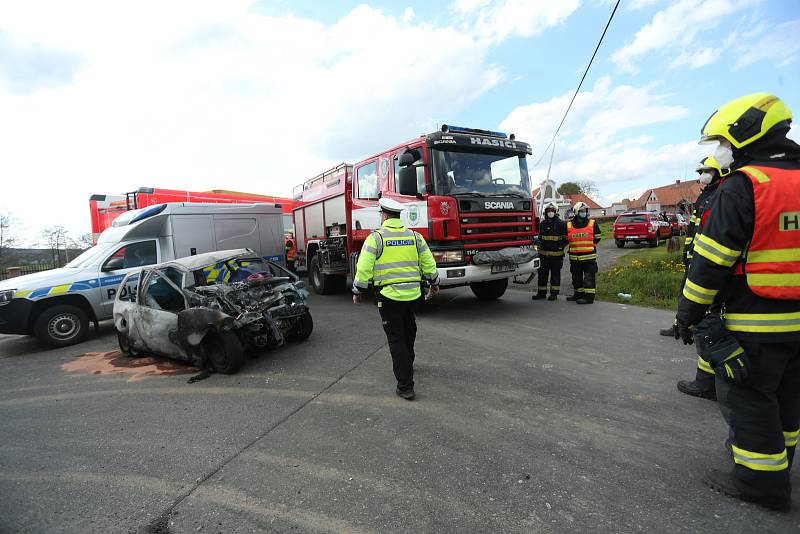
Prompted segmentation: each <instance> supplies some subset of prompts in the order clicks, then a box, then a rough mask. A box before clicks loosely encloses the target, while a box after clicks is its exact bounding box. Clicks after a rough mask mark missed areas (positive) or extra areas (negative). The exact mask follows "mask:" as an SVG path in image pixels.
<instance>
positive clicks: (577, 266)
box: [569, 260, 597, 302]
mask: <svg viewBox="0 0 800 534" xmlns="http://www.w3.org/2000/svg"><path fill="white" fill-rule="evenodd" d="M569 272H570V274H571V275H572V287H573V289H574V290H575V297H577V298H580V299H584V300H588V301H589V302H594V294H595V288H596V285H595V284H596V275H597V260H584V261H570V262H569Z"/></svg>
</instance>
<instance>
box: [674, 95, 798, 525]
mask: <svg viewBox="0 0 800 534" xmlns="http://www.w3.org/2000/svg"><path fill="white" fill-rule="evenodd" d="M790 122H791V112H790V111H789V109H788V108H787V107H786V105H785V104H784V103H783V102H782V101H781V100H780V99H779V98H777V97H775V96H773V95H769V94H766V93H756V94H751V95H747V96H744V97H741V98H738V99H736V100H733V101H731V102H728V103H727V104H725V105H724V106H722V107H720V108H719V109H718V110H717V111H715V112H714V114H713V115H711V117H710V118H709V119H708V121H707V122H706V124H705V125H704V126H703V129H702V137H701V143H702V142H717V143H718V146H717V148H716V152H715V153H714V158H715V159H716V160H717V162H718V163H719V165H720V166H721V167H723V168H724V167H730V169H731V174H730V175H729V176H728V177H727V178H726V179H725V181H724V183H722V184H721V185H720V186H719V189H718V190H717V193H716V194H715V195H714V197H713V198H712V200H711V203H710V204H709V211H710V215H709V216H708V218H707V219H706V220H705V222H704V223H703V228H702V232H701V233H700V234H698V235H697V236H696V237H695V240H694V247H693V253H694V258H693V259H692V263H691V266H690V268H689V276H688V278H687V280H686V284H685V286H684V288H683V296H682V297H681V299H680V303H679V305H678V314H677V317H676V319H677V325H678V334H679V335H680V336H681V338H682V339H683V340H684V342H685V343H692V342H693V327H694V326H695V325H698V323H701V321H702V323H701V324H700V325H699V326H700V327H702V326H703V324H704V323H706V321H707V318H704V316H705V313H706V309H707V308H708V306H709V305H710V304H712V302H718V303H719V304H721V305H722V306H723V309H722V320H723V321H724V324H723V325H722V328H721V330H722V331H723V332H724V333H725V334H726V336H727V338H730V339H733V340H734V342H735V343H736V344H737V345H738V347H737V348H735V349H734V350H733V351H731V353H730V355H729V356H726V357H724V358H720V357H719V351H716V352H715V351H713V350H712V351H711V352H712V355H714V356H715V358H716V359H713V360H712V361H711V362H710V363H711V366H712V367H713V368H714V370H715V372H716V390H717V398H718V400H719V404H720V408H721V410H722V414H723V417H724V418H725V419H726V421H727V423H728V425H729V426H730V438H729V445H730V451H731V455H732V458H733V471H732V472H724V471H718V470H709V471H707V472H706V475H705V477H704V482H705V483H706V484H707V485H708V486H710V487H712V488H714V489H716V490H718V491H721V492H723V493H725V494H726V495H729V496H731V497H735V498H737V499H741V500H745V501H751V502H754V503H757V504H759V505H761V506H764V507H767V508H771V509H775V510H780V511H788V510H789V508H790V505H791V500H790V495H791V487H790V483H789V468H790V467H791V464H792V460H793V458H794V451H795V446H796V445H797V439H798V433H800V146H798V145H797V144H796V143H794V142H793V141H791V140H790V139H788V138H787V137H786V133H787V132H788V131H789V125H790ZM699 333H700V332H699V331H698V334H699ZM715 337H716V336H715ZM708 339H709V338H707V337H704V336H700V335H699V336H698V338H697V340H696V341H697V342H698V344H700V345H701V346H709V343H708V342H707V340H708ZM719 339H726V338H719ZM713 341H714V340H712V342H713ZM725 343H726V344H727V340H726V341H725ZM711 346H712V347H713V345H711Z"/></svg>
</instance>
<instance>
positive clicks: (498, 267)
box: [492, 263, 517, 274]
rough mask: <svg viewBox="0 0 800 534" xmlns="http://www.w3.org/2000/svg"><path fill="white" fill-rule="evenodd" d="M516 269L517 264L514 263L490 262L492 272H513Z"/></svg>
mask: <svg viewBox="0 0 800 534" xmlns="http://www.w3.org/2000/svg"><path fill="white" fill-rule="evenodd" d="M516 270H517V266H516V264H514V263H493V264H492V274H498V273H513V272H514V271H516Z"/></svg>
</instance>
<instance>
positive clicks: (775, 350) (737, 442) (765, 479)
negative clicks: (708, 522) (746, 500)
mask: <svg viewBox="0 0 800 534" xmlns="http://www.w3.org/2000/svg"><path fill="white" fill-rule="evenodd" d="M737 337H738V336H737ZM739 343H740V344H741V345H742V348H744V351H745V354H746V355H747V357H748V359H749V360H750V365H749V367H748V372H749V375H748V377H747V379H746V381H745V383H744V384H735V383H731V382H727V381H725V380H722V379H720V378H717V400H718V401H719V406H720V410H721V411H722V415H723V417H724V418H725V420H726V421H727V422H728V426H729V427H730V440H731V443H732V445H733V457H734V462H735V463H734V477H735V480H736V484H737V485H738V486H739V490H740V491H743V492H745V493H746V494H748V495H753V496H758V497H766V496H783V495H789V494H790V492H791V488H790V485H789V469H790V467H791V465H792V459H793V458H794V450H795V446H796V444H797V434H798V429H800V341H795V342H783V343H761V342H753V341H747V340H745V339H743V338H739Z"/></svg>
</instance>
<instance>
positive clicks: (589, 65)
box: [533, 0, 620, 167]
mask: <svg viewBox="0 0 800 534" xmlns="http://www.w3.org/2000/svg"><path fill="white" fill-rule="evenodd" d="M619 3H620V0H617V3H616V4H615V5H614V10H613V11H612V12H611V16H610V17H608V22H606V27H605V29H603V35H601V36H600V40H599V41H597V46H596V47H595V48H594V53H593V54H592V58H591V59H590V60H589V64H588V65H586V70H585V71H583V77H581V82H580V83H579V84H578V88H577V89H575V94H574V95H572V100H570V101H569V106H567V111H565V112H564V116H563V117H561V122H559V123H558V128H556V133H554V134H553V138H552V139H551V140H550V143H549V144H548V145H547V148H545V149H544V152H542V155H541V156H540V157H539V159H538V160H537V161H536V163H535V164H534V165H533V166H534V167H536V166H537V165H539V163H541V161H542V159H543V158H544V156H545V154H547V151H548V150H550V147H551V146H552V145H553V143H554V142H555V140H556V136H558V132H559V131H560V130H561V127H562V126H563V125H564V121H565V120H567V114H568V113H569V110H570V109H572V104H573V103H574V102H575V98H577V96H578V92H580V90H581V86H582V85H583V80H585V79H586V75H587V74H589V68H590V67H591V66H592V62H593V61H594V57H595V56H596V55H597V51H598V50H600V45H601V44H602V43H603V38H604V37H605V36H606V32H607V31H608V27H609V26H610V25H611V21H612V19H613V18H614V14H615V13H616V12H617V8H618V7H619Z"/></svg>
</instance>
